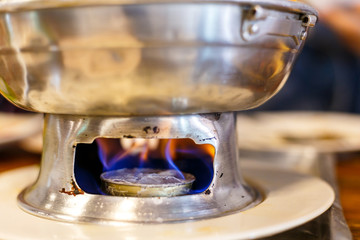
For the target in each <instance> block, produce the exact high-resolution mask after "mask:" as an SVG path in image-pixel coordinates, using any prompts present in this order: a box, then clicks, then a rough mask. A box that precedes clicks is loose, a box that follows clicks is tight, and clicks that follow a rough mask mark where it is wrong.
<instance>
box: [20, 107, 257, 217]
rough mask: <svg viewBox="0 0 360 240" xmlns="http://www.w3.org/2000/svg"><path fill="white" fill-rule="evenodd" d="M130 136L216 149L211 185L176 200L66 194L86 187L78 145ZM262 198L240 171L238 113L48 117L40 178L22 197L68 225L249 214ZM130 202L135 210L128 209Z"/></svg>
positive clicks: (39, 211) (23, 203)
mask: <svg viewBox="0 0 360 240" xmlns="http://www.w3.org/2000/svg"><path fill="white" fill-rule="evenodd" d="M146 126H151V127H154V126H157V127H158V128H160V131H159V132H155V133H154V132H153V131H148V132H145V131H144V128H145V127H146ZM128 134H131V135H132V136H134V137H136V138H146V139H151V138H159V139H169V138H190V139H192V140H193V141H194V142H195V143H197V144H211V145H213V146H214V148H215V157H214V163H213V167H214V176H213V179H212V181H211V184H210V186H209V187H208V188H207V189H206V190H205V191H204V192H202V193H198V194H189V195H183V196H172V197H119V196H108V195H96V194H88V193H84V194H77V195H75V196H73V195H69V194H64V193H62V189H65V190H68V189H72V188H75V189H80V187H79V186H78V184H77V182H76V176H74V154H75V147H74V146H76V144H78V143H91V142H93V141H94V139H96V138H98V137H100V136H101V137H105V138H121V137H123V136H124V135H128ZM71 179H73V180H74V183H73V184H71V181H70V180H71ZM80 190H81V189H80ZM50 196H52V199H53V198H56V204H52V203H53V200H52V199H50ZM260 200H261V197H260V195H259V194H258V193H257V191H255V190H254V189H253V188H251V187H249V186H248V185H246V183H245V182H244V180H243V179H242V175H241V172H240V171H239V167H238V154H237V147H236V130H235V119H234V115H233V114H232V113H223V114H221V115H220V116H219V114H205V115H183V116H162V117H161V116H160V117H131V118H123V117H103V116H99V117H89V116H71V115H51V114H48V115H46V118H45V141H44V153H43V161H42V164H41V171H40V175H39V178H38V180H37V182H36V183H34V185H32V186H30V187H28V188H27V189H25V190H24V191H23V192H22V193H21V194H20V196H19V203H20V206H21V207H22V208H23V209H25V210H26V211H28V212H31V213H32V214H35V215H40V216H43V217H47V218H52V219H57V220H62V221H71V222H96V223H104V222H110V223H114V222H117V221H131V222H159V219H161V220H160V221H161V222H167V221H182V220H191V219H201V218H208V217H215V216H221V215H224V214H229V213H231V212H235V211H240V210H244V209H247V208H249V207H252V206H254V205H256V204H258V203H259V201H260ZM78 202H81V204H80V205H79V204H78ZM130 203H131V206H132V208H125V207H122V206H123V205H124V204H125V205H126V206H127V205H129V204H130ZM46 206H47V207H46ZM100 206H102V207H100ZM72 212H76V215H74V214H72Z"/></svg>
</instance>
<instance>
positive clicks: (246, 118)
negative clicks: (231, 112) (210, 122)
mask: <svg viewBox="0 0 360 240" xmlns="http://www.w3.org/2000/svg"><path fill="white" fill-rule="evenodd" d="M237 131H238V143H239V147H240V149H247V150H255V151H291V150H299V149H300V150H301V149H304V148H313V149H315V150H316V151H317V152H344V151H354V150H360V115H355V114H345V113H325V112H302V111H296V112H259V113H255V114H251V115H245V114H238V115H237Z"/></svg>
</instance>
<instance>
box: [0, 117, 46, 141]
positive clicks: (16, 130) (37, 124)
mask: <svg viewBox="0 0 360 240" xmlns="http://www.w3.org/2000/svg"><path fill="white" fill-rule="evenodd" d="M42 119H43V117H42V114H19V113H0V145H5V144H8V143H12V142H16V141H19V140H21V139H24V138H27V137H29V136H32V135H34V134H36V133H39V132H41V130H42V121H43V120H42Z"/></svg>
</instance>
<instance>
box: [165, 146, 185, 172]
mask: <svg viewBox="0 0 360 240" xmlns="http://www.w3.org/2000/svg"><path fill="white" fill-rule="evenodd" d="M171 141H172V140H169V141H168V142H167V144H166V147H165V158H166V160H167V162H168V164H169V167H170V168H172V169H174V170H176V171H177V172H178V173H179V175H180V176H181V178H182V179H185V177H184V175H183V174H182V172H181V171H180V169H179V168H178V167H177V166H176V165H175V163H174V161H173V160H172V158H171V154H170V144H171Z"/></svg>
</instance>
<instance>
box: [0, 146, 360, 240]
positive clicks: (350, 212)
mask: <svg viewBox="0 0 360 240" xmlns="http://www.w3.org/2000/svg"><path fill="white" fill-rule="evenodd" d="M337 158H338V162H337V167H336V172H337V178H338V184H339V191H340V198H341V203H342V206H343V210H344V215H345V218H346V221H347V223H348V225H349V227H350V230H351V232H352V234H353V237H354V240H360V152H359V153H351V154H340V155H338V156H337ZM39 161H40V155H39V154H33V153H28V152H25V151H22V150H19V149H17V148H6V149H1V150H0V172H5V171H8V170H12V169H15V168H19V167H23V166H28V165H32V164H37V163H39Z"/></svg>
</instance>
